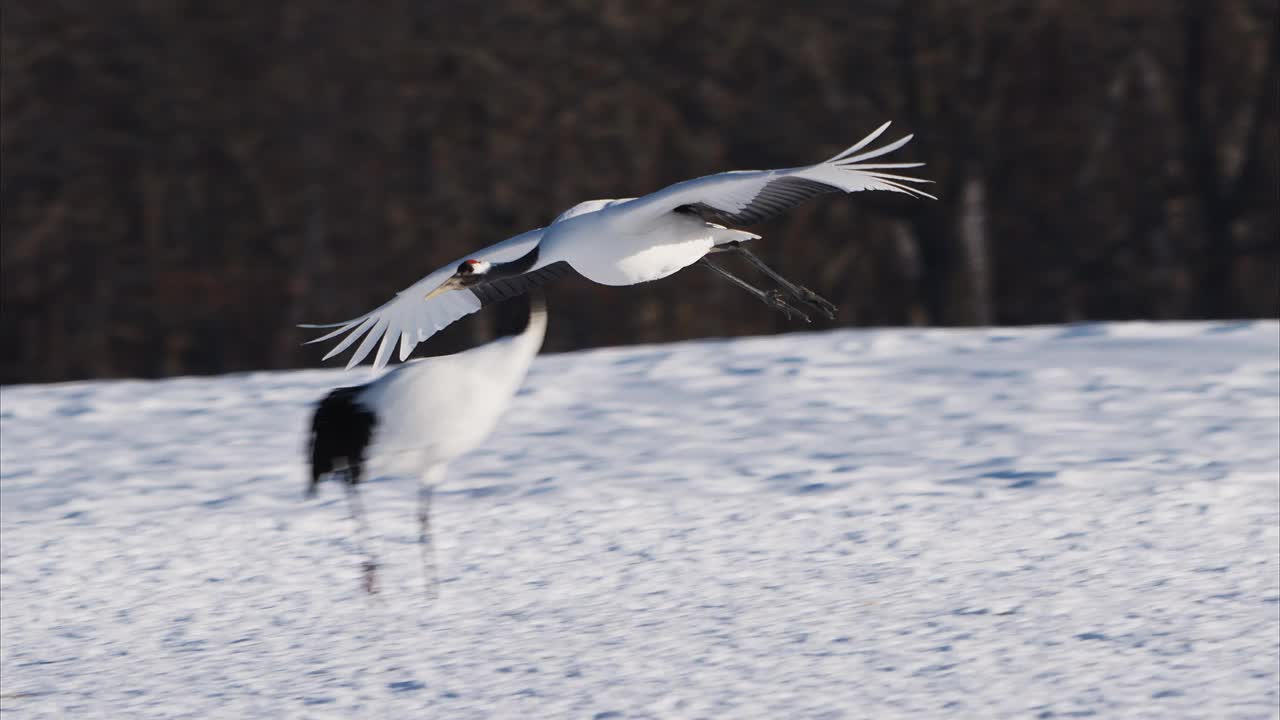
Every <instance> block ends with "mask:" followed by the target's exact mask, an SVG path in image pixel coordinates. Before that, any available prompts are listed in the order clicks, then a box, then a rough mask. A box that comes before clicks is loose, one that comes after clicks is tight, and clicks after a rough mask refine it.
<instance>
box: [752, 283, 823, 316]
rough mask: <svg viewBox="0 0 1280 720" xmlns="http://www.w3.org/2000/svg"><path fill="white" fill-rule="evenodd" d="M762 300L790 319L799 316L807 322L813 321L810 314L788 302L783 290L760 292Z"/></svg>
mask: <svg viewBox="0 0 1280 720" xmlns="http://www.w3.org/2000/svg"><path fill="white" fill-rule="evenodd" d="M760 300H761V301H762V302H764V304H765V305H768V306H769V307H771V308H773V309H774V310H777V311H779V312H781V313H782V314H783V315H786V316H787V319H788V320H793V319H795V318H799V319H801V320H804V321H805V322H806V323H809V322H813V321H812V320H810V319H809V316H808V315H806V314H805V313H804V311H802V310H801V309H800V308H798V307H796V306H795V305H792V304H791V303H789V302H787V298H786V295H785V294H783V292H782V291H781V290H769V291H767V292H763V293H761V294H760Z"/></svg>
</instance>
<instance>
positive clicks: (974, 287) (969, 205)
mask: <svg viewBox="0 0 1280 720" xmlns="http://www.w3.org/2000/svg"><path fill="white" fill-rule="evenodd" d="M958 234H959V237H960V243H961V245H962V246H963V247H964V254H965V264H966V268H965V269H966V271H967V273H968V281H969V282H968V291H969V317H968V318H966V319H967V320H968V322H970V323H973V324H976V325H990V324H991V322H992V320H993V318H994V315H995V313H993V312H992V309H991V261H990V257H991V255H990V250H989V248H988V244H987V185H986V182H985V180H983V178H982V174H981V173H980V172H973V173H970V174H969V176H968V177H967V178H965V181H964V189H963V190H962V191H961V196H960V227H959V229H958Z"/></svg>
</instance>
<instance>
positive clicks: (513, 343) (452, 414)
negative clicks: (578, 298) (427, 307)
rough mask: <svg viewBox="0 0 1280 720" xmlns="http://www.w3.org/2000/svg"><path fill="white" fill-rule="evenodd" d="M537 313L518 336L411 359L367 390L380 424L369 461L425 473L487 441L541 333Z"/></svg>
mask: <svg viewBox="0 0 1280 720" xmlns="http://www.w3.org/2000/svg"><path fill="white" fill-rule="evenodd" d="M546 326H547V321H546V314H545V312H541V311H534V312H532V313H531V314H530V318H529V324H528V326H527V327H526V328H525V330H524V332H522V333H520V334H519V335H513V336H510V337H504V338H499V339H497V340H494V341H492V342H489V343H487V344H485V345H481V346H478V347H475V348H471V349H469V350H466V351H463V352H460V353H457V354H454V355H444V356H441V357H431V358H422V359H419V360H411V361H409V362H407V363H404V364H403V365H401V366H399V367H397V368H395V369H394V370H392V371H390V372H388V373H386V374H385V375H383V376H381V377H379V378H378V379H377V380H375V381H373V382H372V383H370V384H369V385H367V386H365V390H364V392H362V393H361V394H360V396H359V397H358V398H357V402H359V403H360V404H362V405H364V406H365V407H367V408H369V409H371V410H372V411H373V412H374V413H375V415H376V417H377V419H378V422H377V425H376V427H375V428H374V436H373V442H372V444H371V446H370V450H369V458H370V460H371V461H373V464H374V466H375V467H376V468H377V470H378V471H380V472H387V473H397V472H402V473H406V474H417V473H418V472H422V473H424V474H430V473H431V472H432V470H436V469H438V471H439V472H438V473H436V474H437V475H438V474H441V473H443V470H444V467H445V466H446V465H447V464H448V463H449V462H451V461H453V460H454V459H456V458H458V457H461V456H463V455H466V454H467V453H470V452H472V451H473V450H475V449H476V448H478V447H480V445H481V444H482V443H483V442H484V441H485V439H486V438H487V437H488V436H489V434H490V433H491V432H493V428H494V427H495V426H496V425H497V424H498V421H499V420H500V419H501V418H502V414H503V413H504V412H505V411H506V409H507V406H508V405H509V404H510V403H511V398H512V397H514V396H515V394H516V391H518V390H519V389H520V385H521V383H523V382H524V378H525V375H526V374H527V373H528V371H529V366H530V364H532V362H533V359H534V357H535V356H536V355H537V354H538V350H539V349H540V348H541V347H542V340H543V337H544V335H545V333H546Z"/></svg>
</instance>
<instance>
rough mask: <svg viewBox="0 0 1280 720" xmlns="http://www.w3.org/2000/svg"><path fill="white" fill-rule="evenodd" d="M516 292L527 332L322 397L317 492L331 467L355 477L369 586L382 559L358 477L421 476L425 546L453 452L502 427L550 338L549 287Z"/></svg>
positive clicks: (316, 419)
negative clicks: (524, 307)
mask: <svg viewBox="0 0 1280 720" xmlns="http://www.w3.org/2000/svg"><path fill="white" fill-rule="evenodd" d="M515 302H525V303H527V304H528V317H527V320H526V322H525V324H524V327H523V329H522V330H521V331H520V332H518V333H516V334H514V335H509V336H506V337H501V338H498V339H496V340H493V341H491V342H489V343H486V344H484V345H480V346H478V347H475V348H472V349H470V350H466V351H464V352H460V353H457V354H454V355H443V356H439V357H430V358H423V359H420V360H414V361H411V362H407V363H405V364H404V365H401V366H400V367H398V368H396V369H394V370H392V371H390V372H388V373H386V374H384V375H383V376H381V377H379V378H378V379H376V380H374V381H373V382H370V383H367V384H365V385H359V386H354V387H343V388H338V389H336V390H333V391H332V392H330V393H329V395H328V396H326V397H325V398H324V399H323V400H322V401H321V402H320V403H319V405H318V406H317V408H316V410H315V413H314V414H313V416H312V421H311V443H310V454H311V484H310V485H309V487H308V495H314V494H315V493H316V491H317V489H318V486H319V484H320V482H321V481H322V480H323V479H324V478H325V477H328V476H330V475H331V474H338V475H339V477H340V478H341V479H342V480H343V481H344V482H345V483H346V486H347V491H348V499H349V501H350V503H351V512H352V515H353V516H354V518H355V520H356V523H357V530H356V532H357V533H358V536H359V538H360V539H359V542H360V545H361V546H362V547H364V550H363V552H365V553H366V554H367V555H368V559H367V560H366V562H365V564H364V570H365V579H364V583H365V588H366V589H368V590H369V591H370V592H373V591H374V588H375V587H376V569H377V566H378V563H377V560H376V554H375V553H374V552H373V550H372V548H371V547H369V546H368V543H367V541H366V540H365V538H364V536H365V535H367V534H368V530H367V528H366V527H365V520H364V513H363V510H362V508H361V504H360V499H359V491H358V488H359V485H360V483H361V481H362V479H363V478H364V476H365V474H366V472H367V470H368V469H373V470H375V471H376V472H378V473H380V474H389V475H405V476H410V477H414V478H416V479H417V480H418V483H419V490H418V498H419V510H418V523H419V541H420V542H421V543H422V544H423V545H424V548H425V545H426V543H427V542H428V539H427V538H428V536H429V519H428V516H429V509H428V508H429V505H430V497H431V491H432V488H433V487H434V486H435V485H436V484H438V483H439V482H441V481H443V480H444V475H445V471H446V469H447V467H448V464H449V463H450V462H451V461H453V460H454V459H456V458H458V457H461V456H463V455H465V454H467V453H469V452H471V451H473V450H475V449H476V448H478V447H480V445H481V444H482V443H483V442H484V441H485V439H486V438H487V437H488V436H489V433H490V432H492V431H493V428H494V426H496V425H497V424H498V421H499V420H500V419H501V418H502V414H503V412H505V411H506V409H507V405H509V404H510V402H511V398H512V397H514V396H515V394H516V391H518V390H519V389H520V384H521V383H522V382H524V378H525V375H526V374H527V373H528V371H529V366H530V364H531V363H532V362H533V358H534V357H535V356H536V355H537V354H538V350H539V349H540V348H541V347H542V339H543V336H544V335H545V334H546V327H547V315H546V309H545V307H544V305H543V301H542V295H541V292H540V291H538V292H535V293H533V294H532V295H524V296H522V297H520V298H517V299H516V300H515ZM424 563H425V556H424Z"/></svg>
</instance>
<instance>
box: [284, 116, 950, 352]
mask: <svg viewBox="0 0 1280 720" xmlns="http://www.w3.org/2000/svg"><path fill="white" fill-rule="evenodd" d="M888 127H889V123H885V124H884V125H882V126H880V128H878V129H877V130H876V131H875V132H873V133H871V134H870V135H868V136H867V137H865V138H863V139H862V140H861V141H860V142H859V143H857V144H856V145H854V146H853V147H850V148H848V149H847V150H845V151H844V152H842V153H840V154H838V155H836V156H835V157H832V158H831V159H829V160H826V161H824V162H821V163H818V164H816V165H809V166H805V167H796V168H787V169H782V170H746V171H735V172H725V173H720V174H718V175H708V176H705V177H700V178H695V179H693V180H686V181H684V182H680V183H676V184H675V185H671V186H669V187H667V188H664V189H662V190H659V191H657V192H654V193H651V194H649V195H645V196H643V197H638V198H627V199H618V200H590V201H587V202H584V203H579V204H578V205H575V206H574V207H572V208H570V209H569V210H567V211H565V212H564V213H562V214H561V215H560V216H559V217H557V218H556V219H555V220H554V221H553V222H552V223H551V224H550V225H548V226H547V227H546V228H539V229H537V230H532V231H530V232H527V233H524V234H522V235H518V236H516V237H514V238H511V239H509V240H506V241H504V242H501V243H498V244H497V245H493V246H491V247H489V248H486V249H484V250H481V251H479V252H477V253H473V254H471V255H469V256H467V257H466V258H459V259H458V260H457V261H455V262H453V263H450V264H448V265H445V266H444V267H443V268H441V269H439V270H437V271H435V272H433V273H431V274H430V275H428V276H427V277H425V278H423V279H422V280H420V281H418V282H417V283H415V284H414V285H413V286H411V287H410V288H408V289H407V290H405V291H403V292H402V293H399V294H398V296H397V297H396V298H395V299H394V300H392V301H391V302H389V303H387V304H385V305H383V306H382V307H380V308H378V309H377V310H374V311H373V312H371V313H369V314H367V315H363V316H361V317H358V318H355V319H354V320H350V321H347V322H345V323H338V324H336V325H330V326H310V327H336V328H337V329H336V330H333V331H332V332H330V333H329V334H327V335H325V336H323V337H320V338H316V339H315V340H312V341H311V342H320V341H323V340H328V339H330V338H334V337H338V336H340V335H344V334H345V335H346V337H345V338H343V340H342V341H341V342H339V343H338V345H337V346H335V347H334V348H333V349H332V350H331V351H330V352H329V353H328V354H327V355H326V356H325V359H328V358H330V357H332V356H334V355H336V354H337V353H340V352H342V351H343V350H345V349H347V348H348V347H350V346H351V345H352V344H353V343H355V341H356V340H358V339H359V338H361V337H363V338H364V340H363V342H361V343H360V345H359V347H357V348H356V351H355V352H354V353H353V354H352V356H351V359H350V361H349V362H348V364H347V367H348V368H351V367H354V366H355V365H356V364H358V363H359V362H360V361H361V360H363V359H364V358H365V357H367V356H368V355H369V353H370V352H372V351H373V348H374V346H375V345H377V346H378V352H377V354H376V356H375V357H374V366H375V367H382V366H383V365H385V364H386V363H387V361H388V360H389V359H390V356H391V351H392V348H393V347H394V346H395V343H396V339H397V338H399V340H400V359H401V360H404V359H405V358H406V357H408V355H409V353H410V352H412V350H413V346H414V345H416V344H417V343H418V342H421V341H422V340H425V339H426V338H427V337H429V336H430V335H431V334H432V333H434V332H436V331H437V330H439V329H441V328H442V327H444V326H446V325H448V324H449V323H452V322H454V321H455V320H457V319H458V318H460V317H462V316H463V315H466V314H467V313H471V312H475V311H476V310H478V309H480V305H481V303H480V300H479V298H477V297H476V295H475V294H473V293H472V291H471V290H469V289H465V288H462V289H443V288H442V286H444V285H445V283H446V281H449V280H450V278H452V277H453V276H454V268H455V267H457V266H458V263H461V262H463V261H464V260H469V259H475V260H478V261H481V262H482V263H486V264H496V263H502V262H510V261H511V260H514V259H515V258H517V257H520V256H522V255H523V253H524V252H528V251H529V250H530V249H532V248H533V247H534V246H537V247H538V249H539V253H538V256H537V260H536V262H535V264H534V265H533V266H532V267H530V268H529V269H528V271H527V272H534V271H537V270H538V269H540V268H545V267H547V266H549V265H552V264H553V263H557V262H562V261H563V262H566V263H568V264H569V265H570V266H571V267H572V268H573V269H574V270H576V271H577V272H578V273H579V274H581V275H583V276H585V277H586V278H587V279H589V280H591V281H593V282H596V283H599V284H602V285H614V286H617V285H634V284H637V283H642V282H649V281H652V280H658V279H661V278H664V277H667V276H668V275H671V274H672V273H675V272H678V271H679V270H681V269H682V268H685V267H688V266H689V265H692V264H693V263H695V262H697V261H698V260H699V259H701V258H702V257H703V256H705V255H706V254H707V253H708V252H710V251H711V250H712V249H713V248H715V246H716V245H720V244H724V243H728V242H732V241H735V240H736V241H742V240H749V239H754V238H758V237H759V236H758V235H754V234H752V233H748V232H743V231H740V230H730V229H727V228H725V227H723V226H722V225H720V224H717V223H712V222H708V221H707V220H706V219H705V218H704V217H700V215H699V212H703V211H705V212H709V213H712V214H719V215H722V216H724V217H728V218H735V217H736V219H737V220H740V221H741V222H740V223H739V222H736V221H735V222H734V223H733V224H743V223H747V224H749V223H751V222H759V221H760V220H761V219H763V218H766V217H769V216H771V215H776V214H777V213H778V212H780V211H781V210H784V209H786V208H789V207H791V206H793V205H795V204H797V203H798V202H800V201H803V200H804V199H806V198H807V197H809V196H810V195H813V194H815V190H814V188H817V187H820V188H821V190H818V191H816V192H834V191H841V192H857V191H861V190H887V191H891V192H898V193H905V194H908V195H914V196H920V197H930V198H931V197H933V196H932V195H929V194H928V193H925V192H922V191H920V190H918V189H916V188H914V187H911V186H910V185H909V184H908V183H919V182H928V181H927V180H922V179H919V178H912V177H904V176H901V175H893V174H889V173H886V172H884V170H886V169H893V168H906V167H916V166H918V165H920V164H921V163H888V164H869V163H866V162H864V161H866V160H870V159H872V158H875V157H879V156H881V155H884V154H886V153H889V152H892V151H894V150H896V149H898V148H900V147H902V146H903V145H905V144H906V143H907V142H908V141H910V140H911V136H910V135H908V136H906V137H904V138H902V139H900V140H898V141H895V142H893V143H890V144H888V145H886V146H883V147H880V148H877V149H874V150H868V151H863V152H859V151H862V150H863V148H865V147H866V146H867V145H869V144H870V143H871V142H872V141H874V140H875V139H876V138H877V137H879V136H880V135H881V134H882V133H883V132H884V131H885V130H886V129H887V128H888ZM689 208H698V209H700V210H697V211H695V212H688V209H689ZM522 251H523V252H522ZM486 267H487V265H486ZM379 340H381V343H380V344H379Z"/></svg>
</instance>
